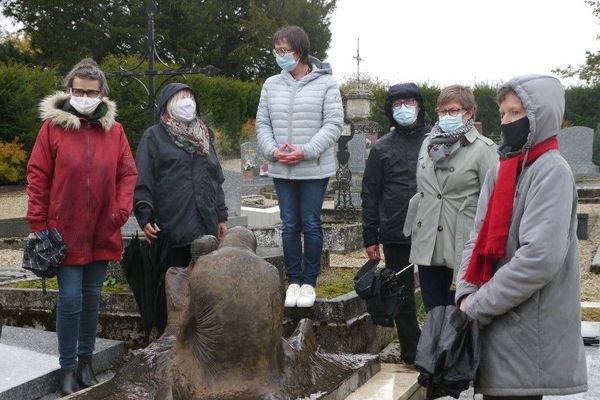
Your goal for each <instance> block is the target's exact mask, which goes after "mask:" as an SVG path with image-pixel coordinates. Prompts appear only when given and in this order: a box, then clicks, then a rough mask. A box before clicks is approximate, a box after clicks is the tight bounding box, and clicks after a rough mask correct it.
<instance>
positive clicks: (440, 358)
mask: <svg viewBox="0 0 600 400" xmlns="http://www.w3.org/2000/svg"><path fill="white" fill-rule="evenodd" d="M480 349H481V343H480V340H479V325H478V323H477V321H472V320H469V318H468V317H467V315H466V314H465V313H463V312H462V311H460V310H459V309H457V308H456V307H455V306H438V307H435V308H434V309H432V310H431V311H429V312H428V313H427V317H426V318H425V325H424V327H423V332H422V333H421V338H420V339H419V345H418V346H417V357H416V359H415V367H416V369H417V371H419V372H420V374H419V378H418V381H419V384H420V385H421V386H424V387H426V388H427V396H426V398H427V400H430V399H436V398H438V397H443V396H452V397H454V398H455V399H457V398H458V397H459V396H460V393H461V392H462V391H463V390H467V389H468V388H469V384H470V382H471V381H472V380H474V379H475V374H476V373H477V368H478V367H479V352H480Z"/></svg>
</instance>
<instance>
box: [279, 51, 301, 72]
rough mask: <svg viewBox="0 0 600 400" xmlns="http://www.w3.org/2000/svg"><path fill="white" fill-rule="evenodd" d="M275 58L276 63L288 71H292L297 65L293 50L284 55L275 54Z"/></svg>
mask: <svg viewBox="0 0 600 400" xmlns="http://www.w3.org/2000/svg"><path fill="white" fill-rule="evenodd" d="M275 60H276V61H277V65H279V66H280V67H281V69H284V70H286V71H288V72H291V71H293V70H294V69H295V68H296V66H297V65H298V61H296V59H295V58H294V52H293V51H290V52H289V53H285V55H283V56H280V55H279V54H277V55H276V56H275Z"/></svg>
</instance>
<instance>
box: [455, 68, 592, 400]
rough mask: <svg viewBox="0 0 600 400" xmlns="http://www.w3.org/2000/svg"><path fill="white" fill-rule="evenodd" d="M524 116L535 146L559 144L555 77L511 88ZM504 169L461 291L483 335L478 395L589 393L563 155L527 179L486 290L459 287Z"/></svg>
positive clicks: (487, 188)
mask: <svg viewBox="0 0 600 400" xmlns="http://www.w3.org/2000/svg"><path fill="white" fill-rule="evenodd" d="M504 86H505V87H510V88H512V89H513V90H514V91H515V92H516V93H517V95H518V96H519V98H520V99H521V101H522V102H523V105H524V107H525V109H526V111H527V117H528V118H529V124H530V134H529V137H528V144H531V145H535V144H537V143H540V142H541V141H543V140H545V139H548V138H550V137H552V136H556V135H558V132H559V129H560V126H561V122H562V118H563V113H564V101H565V97H564V89H563V87H562V86H561V84H560V82H559V81H558V80H557V79H555V78H552V77H549V76H540V75H527V76H521V77H517V78H514V79H512V80H510V81H508V82H507V83H505V84H504ZM497 172H498V168H497V167H495V168H493V169H492V170H490V172H488V174H487V177H486V180H485V183H484V185H483V187H482V189H481V194H480V197H479V202H478V207H477V215H476V217H475V225H474V228H473V230H472V231H471V235H470V239H469V241H468V242H467V243H466V245H465V250H464V254H463V259H462V263H461V266H460V271H459V274H458V276H459V281H458V285H457V290H456V300H457V304H458V302H459V301H460V300H461V299H462V298H463V297H465V296H467V297H466V305H467V314H468V315H469V316H470V317H471V318H474V319H478V320H479V322H480V324H481V325H483V326H484V329H483V330H482V332H481V340H482V350H481V363H480V366H479V376H478V380H477V381H476V382H475V389H476V391H477V392H480V393H483V394H485V395H490V396H534V395H566V394H571V393H578V392H584V391H586V390H587V371H586V364H585V356H584V351H583V342H582V338H581V313H580V285H579V245H578V241H577V235H576V229H577V213H576V212H577V191H576V189H575V183H574V180H573V174H572V172H571V169H570V168H569V165H568V164H567V162H566V161H565V160H564V159H563V158H562V156H561V155H560V152H559V151H557V150H551V151H548V152H546V153H544V154H542V155H541V156H540V157H539V158H538V159H537V160H535V161H534V162H533V163H531V164H530V165H528V166H526V167H525V169H524V170H523V171H522V172H521V173H520V175H519V177H518V178H517V186H516V192H515V199H514V205H513V212H512V219H511V223H510V229H509V236H508V239H507V242H506V257H505V258H504V259H502V260H500V261H499V262H498V263H497V266H496V268H495V272H494V275H493V277H492V279H491V280H490V281H488V282H487V283H485V284H483V285H482V286H481V287H479V288H478V287H477V286H475V285H472V284H470V283H469V282H466V281H464V280H463V279H462V277H463V276H464V274H465V272H466V269H467V266H468V264H469V261H470V259H471V254H472V252H473V247H474V245H475V241H476V240H477V235H478V233H479V229H480V227H481V224H482V222H483V219H484V217H485V213H486V210H487V207H488V201H489V199H490V196H491V193H492V191H493V189H494V185H495V182H496V177H497Z"/></svg>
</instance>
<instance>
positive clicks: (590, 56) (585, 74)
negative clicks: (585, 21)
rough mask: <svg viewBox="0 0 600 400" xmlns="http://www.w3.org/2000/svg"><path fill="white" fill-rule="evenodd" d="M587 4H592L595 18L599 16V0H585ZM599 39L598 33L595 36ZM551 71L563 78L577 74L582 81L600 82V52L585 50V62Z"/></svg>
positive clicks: (595, 83) (593, 83)
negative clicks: (577, 65)
mask: <svg viewBox="0 0 600 400" xmlns="http://www.w3.org/2000/svg"><path fill="white" fill-rule="evenodd" d="M585 2H586V3H587V4H589V5H590V6H592V8H593V11H592V12H593V13H594V15H595V16H596V17H597V18H600V1H592V0H586V1H585ZM597 39H600V35H598V36H597ZM552 72H554V73H556V74H559V75H561V76H562V77H564V78H571V77H574V76H577V77H578V78H579V79H581V80H582V81H585V82H587V83H588V84H592V85H597V84H600V52H595V53H593V52H591V51H586V53H585V64H582V65H580V66H579V67H573V66H572V65H569V66H568V67H567V68H556V69H554V70H552Z"/></svg>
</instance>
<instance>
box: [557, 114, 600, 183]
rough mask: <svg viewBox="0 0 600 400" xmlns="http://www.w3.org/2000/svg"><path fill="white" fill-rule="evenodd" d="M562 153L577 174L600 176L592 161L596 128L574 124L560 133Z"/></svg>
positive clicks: (574, 173) (559, 139)
mask: <svg viewBox="0 0 600 400" xmlns="http://www.w3.org/2000/svg"><path fill="white" fill-rule="evenodd" d="M558 141H559V143H560V153H561V154H562V155H563V157H564V158H565V159H566V160H567V162H568V163H569V165H570V166H571V170H572V171H573V175H575V176H600V172H599V171H598V167H597V166H596V165H594V164H593V163H592V150H593V145H594V130H593V129H591V128H587V127H585V126H572V127H569V128H566V129H563V130H561V131H560V132H559V134H558Z"/></svg>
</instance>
